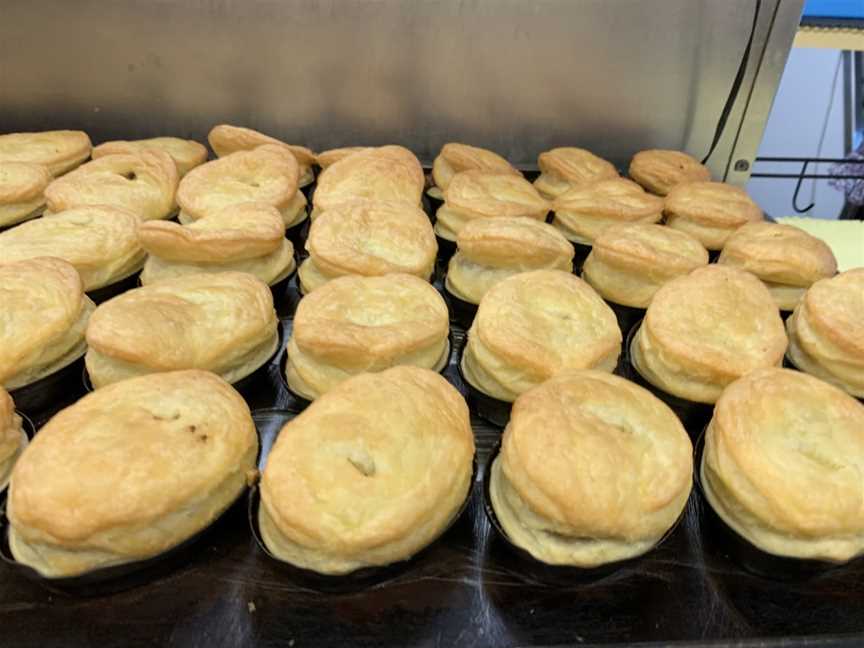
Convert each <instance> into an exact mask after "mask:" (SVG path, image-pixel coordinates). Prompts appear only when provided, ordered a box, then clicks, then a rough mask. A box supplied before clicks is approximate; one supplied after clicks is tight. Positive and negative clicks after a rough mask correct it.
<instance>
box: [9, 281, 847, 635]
mask: <svg viewBox="0 0 864 648" xmlns="http://www.w3.org/2000/svg"><path fill="white" fill-rule="evenodd" d="M438 283H439V287H440V282H438ZM288 310H289V311H290V309H288ZM286 315H287V313H286ZM288 321H289V318H288V317H286V318H284V319H283V322H286V323H287V322H288ZM286 330H288V327H286ZM452 333H453V335H452V338H453V342H454V345H456V346H457V347H458V349H459V350H461V348H462V346H463V345H464V340H465V334H464V330H463V329H461V328H458V327H454V328H453V330H452ZM451 357H452V358H458V357H459V353H455V354H453V355H452V356H451ZM278 363H279V355H278V354H277V357H276V358H275V359H274V360H273V361H272V362H271V363H270V365H269V367H268V368H267V370H266V371H265V372H262V373H263V374H264V375H263V376H262V379H261V381H260V384H261V387H260V389H259V390H257V391H256V392H255V393H253V394H252V395H251V396H249V401H250V406H251V407H252V408H253V409H256V410H260V411H259V412H258V413H257V414H256V419H257V422H258V425H259V430H261V431H262V433H263V437H264V438H263V440H264V442H265V443H270V442H272V439H273V437H274V435H275V433H276V432H277V431H278V430H277V429H274V427H276V426H277V422H278V421H281V420H283V419H282V418H280V417H278V416H277V417H272V418H270V419H268V416H269V415H268V413H267V411H265V410H267V409H268V408H277V409H292V408H295V407H296V401H295V399H293V398H292V397H291V396H290V395H289V394H288V393H287V391H286V390H285V388H284V387H283V385H282V381H281V380H280V377H279V364H278ZM445 375H446V377H447V378H448V379H449V380H451V382H453V383H454V384H455V385H456V386H457V387H458V388H460V389H461V390H462V391H463V393H464V385H463V384H462V382H461V378H460V376H459V373H458V371H457V370H456V366H455V364H454V361H453V360H451V365H450V366H449V367H448V368H447V370H446V371H445ZM70 380H71V381H72V382H73V384H70V386H69V389H70V390H77V391H79V392H81V393H83V388H82V386H81V382H80V374H77V375H75V376H73V377H70ZM49 415H50V412H43V413H42V414H40V415H38V416H35V417H34V419H35V422H36V424H37V425H41V424H43V423H44V421H45V420H47V418H48V416H49ZM268 421H269V423H268ZM268 425H269V427H268ZM473 425H474V432H475V438H476V443H477V461H478V470H477V474H478V475H479V476H482V474H483V471H484V468H485V462H486V459H487V456H488V454H489V451H490V449H491V448H492V447H493V446H494V444H495V443H496V442H497V441H498V439H499V437H500V429H498V428H495V427H493V426H491V425H490V424H488V423H486V422H484V421H483V420H481V419H479V418H475V419H474V420H473ZM477 486H478V487H475V488H474V492H473V496H472V499H471V502H470V504H469V506H468V510H467V512H466V514H465V516H464V517H463V518H462V519H461V520H460V522H459V523H458V524H457V525H455V526H454V527H453V528H452V529H451V530H450V531H449V532H448V533H447V534H446V535H445V536H444V537H442V538H441V539H440V541H438V542H436V543H435V544H434V545H433V546H432V547H430V548H429V550H428V552H425V553H424V554H423V558H422V560H418V561H417V562H416V563H413V564H411V565H410V566H409V567H408V568H406V569H404V570H399V571H398V572H397V573H396V574H395V575H394V576H393V577H392V578H390V579H386V580H384V581H382V582H376V583H374V584H373V585H371V586H370V587H368V588H363V589H359V590H357V589H354V588H350V589H349V591H346V592H332V591H321V590H317V589H315V588H314V587H310V586H309V584H308V583H304V582H300V581H294V580H292V578H291V577H290V576H289V575H287V574H286V573H285V572H284V571H283V570H278V569H274V566H273V564H272V562H271V561H270V559H269V558H267V556H265V555H263V553H262V552H261V551H260V550H259V548H258V547H257V546H256V544H255V540H254V539H253V537H252V535H251V534H250V532H249V527H248V523H247V519H246V511H245V509H244V507H242V506H239V507H234V508H232V509H231V510H229V512H228V513H227V514H226V516H225V518H223V520H222V521H221V522H220V524H219V525H218V527H217V528H214V529H213V530H212V532H211V533H208V534H206V536H205V537H204V538H202V540H201V541H200V542H199V543H198V544H196V545H195V547H196V548H195V550H194V551H193V552H191V553H190V555H189V557H188V560H187V561H186V562H185V563H183V564H181V565H180V566H178V567H177V568H176V569H175V570H174V571H171V572H169V573H167V574H165V575H163V576H161V577H160V578H158V579H156V580H154V581H151V582H149V583H147V584H144V585H141V586H139V587H137V588H134V589H130V590H127V591H123V592H119V593H116V594H112V595H110V596H102V597H97V598H85V597H78V596H68V595H62V594H52V593H50V592H48V591H46V590H45V589H43V588H42V587H41V586H39V585H38V584H36V583H33V582H30V581H28V580H26V579H25V578H23V577H21V576H19V575H17V574H15V573H14V572H13V571H12V570H10V569H8V568H7V567H6V566H5V565H0V623H2V629H0V645H2V646H34V647H38V648H46V647H48V646H94V647H98V648H108V647H112V646H124V647H125V646H201V647H206V648H211V647H215V646H231V647H234V646H237V647H242V646H291V647H296V648H300V647H302V646H315V647H325V646H338V647H377V646H394V647H400V648H401V647H404V646H415V645H419V646H447V647H449V646H529V645H544V646H551V645H590V644H604V645H608V644H629V643H634V642H638V643H641V642H647V643H648V644H649V645H651V643H653V644H654V645H658V646H666V645H669V644H672V643H676V644H677V645H687V646H715V645H721V646H733V645H734V646H799V645H807V646H820V647H823V648H829V647H831V648H833V647H835V646H861V645H864V634H862V633H864V568H862V567H861V565H860V563H861V561H858V563H856V566H855V567H854V568H852V569H837V570H832V571H830V572H828V573H826V574H824V575H822V576H820V577H817V578H814V579H811V580H793V581H779V580H771V579H767V578H764V577H760V576H757V575H754V574H752V573H750V572H748V571H746V570H745V569H743V568H742V567H740V566H739V565H738V564H737V563H736V562H735V561H734V559H733V558H731V557H730V556H729V555H727V554H726V552H725V548H724V546H722V543H719V542H718V538H715V537H714V536H712V535H711V534H710V526H708V525H703V524H702V518H703V509H702V507H703V506H704V504H703V503H702V501H701V500H700V499H699V497H698V496H697V494H696V493H695V491H694V493H693V494H691V497H690V501H689V502H688V505H687V510H686V514H685V516H684V519H683V521H682V523H681V525H680V526H679V527H678V528H677V529H676V531H675V533H673V534H672V535H671V536H670V537H669V538H668V540H667V541H666V542H664V543H663V544H662V545H661V546H660V547H659V548H658V549H656V550H655V551H652V552H650V553H649V554H647V555H646V556H644V557H643V558H640V559H638V560H635V561H633V562H632V564H631V563H628V564H627V566H626V567H622V568H621V569H619V570H615V571H614V572H612V573H610V574H609V575H606V576H603V577H600V578H595V579H590V578H589V579H574V580H573V581H572V582H568V581H567V580H566V579H565V580H564V582H562V579H560V578H550V579H547V578H544V576H543V574H544V572H545V570H530V569H526V568H525V567H524V566H522V565H521V564H520V562H519V561H517V560H514V558H513V553H512V551H510V550H509V548H508V547H506V546H502V544H503V541H502V540H501V539H500V537H498V536H497V535H496V534H495V533H493V532H492V530H491V528H490V525H489V522H488V521H487V518H486V516H485V515H484V511H483V497H482V490H483V489H482V488H481V487H479V486H480V484H478V485H477ZM718 544H719V545H720V546H717V545H718ZM678 642H680V644H679V643H678Z"/></svg>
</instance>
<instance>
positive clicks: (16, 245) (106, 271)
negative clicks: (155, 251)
mask: <svg viewBox="0 0 864 648" xmlns="http://www.w3.org/2000/svg"><path fill="white" fill-rule="evenodd" d="M140 224H141V219H140V218H139V217H138V216H137V215H136V214H133V213H132V212H130V211H126V210H125V209H122V208H120V207H111V206H109V205H91V206H87V207H77V208H75V209H68V210H66V211H62V212H59V213H57V214H52V215H51V216H46V217H44V218H38V219H36V220H31V221H29V222H27V223H22V224H21V225H19V226H18V227H13V228H12V229H10V230H6V231H5V232H0V263H8V262H10V261H23V260H24V259H33V258H36V257H57V258H58V259H63V260H64V261H68V262H69V263H71V264H72V265H73V266H75V269H76V270H77V271H78V274H79V275H81V281H82V282H83V284H84V290H85V291H90V290H95V289H97V288H102V287H103V286H107V285H109V284H113V283H116V282H118V281H120V280H121V279H125V278H126V277H128V276H130V275H132V274H134V273H136V272H138V271H139V270H140V269H141V267H142V266H143V265H144V257H145V256H146V254H145V252H144V250H143V249H142V248H141V246H140V245H139V243H138V226H139V225H140Z"/></svg>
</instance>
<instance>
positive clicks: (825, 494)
mask: <svg viewBox="0 0 864 648" xmlns="http://www.w3.org/2000/svg"><path fill="white" fill-rule="evenodd" d="M700 472H701V478H702V488H703V490H704V492H705V497H706V498H707V499H708V502H709V503H710V504H711V507H712V508H713V509H714V511H715V512H716V513H717V514H718V515H719V516H720V517H721V518H722V519H723V521H724V522H725V523H726V524H727V525H728V526H729V527H731V528H732V529H734V530H735V532H736V533H738V535H740V536H742V537H743V538H745V539H746V540H747V541H749V542H750V543H752V544H753V545H755V546H756V547H758V548H759V549H761V550H762V551H765V552H768V553H770V554H774V555H778V556H785V557H789V558H809V559H818V560H826V561H831V562H845V561H847V560H851V559H852V558H855V557H856V556H860V555H861V554H862V553H864V507H862V506H861V499H862V495H861V474H862V473H864V405H861V404H860V403H858V402H856V401H855V399H853V398H851V397H850V396H848V395H846V394H844V393H843V392H842V391H840V390H839V389H837V388H836V387H833V386H831V385H829V384H827V383H824V382H822V381H821V380H817V379H816V378H813V377H812V376H808V375H807V374H804V373H800V372H798V371H791V370H788V369H760V370H757V371H753V372H751V373H749V374H747V375H746V376H744V377H743V378H740V379H739V380H736V381H735V382H734V383H732V384H731V385H729V387H727V388H726V390H725V391H724V392H723V395H722V396H721V397H720V399H719V400H718V401H717V405H716V406H715V407H714V418H713V419H711V423H710V424H709V426H708V430H707V431H706V433H705V451H704V453H703V456H702V465H701V468H700Z"/></svg>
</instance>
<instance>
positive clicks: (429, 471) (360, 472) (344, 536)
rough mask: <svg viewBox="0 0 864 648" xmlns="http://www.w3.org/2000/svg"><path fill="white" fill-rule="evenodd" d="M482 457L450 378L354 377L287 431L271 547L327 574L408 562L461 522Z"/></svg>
mask: <svg viewBox="0 0 864 648" xmlns="http://www.w3.org/2000/svg"><path fill="white" fill-rule="evenodd" d="M473 458H474V436H473V433H472V432H471V425H470V421H469V417H468V407H467V406H466V405H465V401H464V400H463V399H462V397H461V396H460V395H459V392H457V391H456V389H454V388H453V387H452V386H451V385H450V384H449V383H448V382H447V381H446V380H445V379H444V378H442V377H441V376H439V375H438V374H436V373H434V372H432V371H429V370H427V369H418V368H416V367H395V368H393V369H388V370H387V371H383V372H381V373H372V374H370V373H366V374H361V375H359V376H354V377H353V378H350V379H348V380H346V381H345V382H343V383H342V384H340V385H339V386H338V387H336V388H334V389H333V390H332V391H330V392H328V393H327V394H325V395H324V396H322V397H321V398H319V399H318V400H317V401H315V402H314V403H312V405H310V406H309V407H308V408H307V409H306V410H304V411H303V413H302V414H300V415H298V416H297V417H296V418H295V419H293V420H292V421H290V422H289V423H288V424H286V425H285V427H284V428H282V431H281V432H280V433H279V436H278V438H277V439H276V443H275V444H274V445H273V449H272V450H271V452H270V456H269V457H268V458H267V465H266V467H265V468H264V474H263V477H262V479H261V505H260V508H259V510H258V523H259V527H260V529H261V535H262V537H263V540H264V543H265V544H266V546H267V548H268V549H269V550H270V551H271V552H272V553H273V554H274V555H275V556H276V557H277V558H279V559H280V560H284V561H286V562H289V563H292V564H293V565H296V566H298V567H302V568H304V569H310V570H314V571H316V572H320V573H324V574H345V573H349V572H352V571H355V570H357V569H360V568H363V567H371V566H379V565H387V564H390V563H394V562H398V561H402V560H407V559H408V558H410V557H411V556H413V555H414V554H416V553H417V552H418V551H420V550H421V549H423V548H424V547H425V546H427V545H428V544H429V543H431V542H432V541H433V540H435V539H436V538H437V537H438V536H439V535H441V533H443V532H444V530H445V529H446V528H447V527H448V526H449V525H450V523H451V522H452V521H453V520H454V518H455V517H456V516H457V514H458V512H459V510H460V508H461V506H462V503H463V502H464V501H465V499H466V498H467V497H468V494H469V492H470V489H471V479H472V474H473V470H472V467H473Z"/></svg>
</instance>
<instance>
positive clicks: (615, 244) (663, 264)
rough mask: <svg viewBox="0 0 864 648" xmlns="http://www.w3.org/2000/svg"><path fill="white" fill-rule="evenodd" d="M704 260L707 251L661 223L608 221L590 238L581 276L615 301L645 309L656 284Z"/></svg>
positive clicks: (680, 273)
mask: <svg viewBox="0 0 864 648" xmlns="http://www.w3.org/2000/svg"><path fill="white" fill-rule="evenodd" d="M705 265H708V250H706V249H705V248H704V247H702V244H701V243H700V242H699V241H697V240H696V239H694V238H693V237H692V236H690V235H689V234H685V233H684V232H678V231H676V230H673V229H669V228H668V227H664V226H662V225H653V224H643V223H628V224H624V225H613V226H612V227H607V228H606V229H605V230H603V231H602V232H601V233H600V235H599V236H598V237H597V238H596V239H594V245H593V247H592V248H591V253H590V254H589V255H588V258H587V259H585V264H584V265H583V266H582V278H583V279H584V280H585V281H587V282H588V283H589V284H591V286H592V287H593V288H594V290H596V291H597V292H598V293H600V295H601V296H602V297H603V298H604V299H607V300H609V301H610V302H614V303H616V304H622V305H624V306H630V307H632V308H647V307H648V304H650V303H651V299H652V297H654V293H656V292H657V291H658V290H659V289H660V286H662V285H663V284H665V283H668V282H669V281H671V280H672V279H674V278H675V277H681V276H683V275H686V274H689V273H690V272H691V271H693V270H695V269H696V268H698V267H700V266H705Z"/></svg>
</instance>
